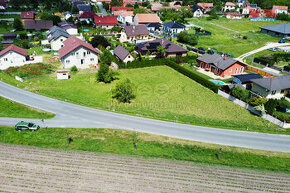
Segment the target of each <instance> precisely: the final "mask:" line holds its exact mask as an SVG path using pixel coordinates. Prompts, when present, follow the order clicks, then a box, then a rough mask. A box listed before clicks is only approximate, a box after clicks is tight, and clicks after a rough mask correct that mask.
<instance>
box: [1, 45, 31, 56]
mask: <svg viewBox="0 0 290 193" xmlns="http://www.w3.org/2000/svg"><path fill="white" fill-rule="evenodd" d="M9 51H14V52H17V53H18V54H21V55H23V56H27V55H28V54H27V51H26V50H24V49H23V48H20V47H18V46H15V45H11V46H9V47H7V48H6V49H4V50H2V51H1V52H0V56H3V55H4V54H6V53H7V52H9Z"/></svg>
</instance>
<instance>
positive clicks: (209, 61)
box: [196, 54, 246, 77]
mask: <svg viewBox="0 0 290 193" xmlns="http://www.w3.org/2000/svg"><path fill="white" fill-rule="evenodd" d="M196 60H197V63H198V66H199V67H200V68H202V69H204V70H206V71H210V72H212V73H214V74H215V75H217V76H221V77H230V76H232V75H237V74H242V73H243V72H244V71H245V68H246V64H244V63H242V62H240V61H238V60H235V59H232V58H228V57H226V56H221V55H219V54H213V55H211V54H204V55H202V56H200V57H198V58H197V59H196Z"/></svg>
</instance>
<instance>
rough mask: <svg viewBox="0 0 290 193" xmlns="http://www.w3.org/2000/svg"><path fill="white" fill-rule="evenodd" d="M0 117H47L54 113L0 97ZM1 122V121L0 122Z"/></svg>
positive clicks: (52, 115)
mask: <svg viewBox="0 0 290 193" xmlns="http://www.w3.org/2000/svg"><path fill="white" fill-rule="evenodd" d="M0 104H1V105H0V117H16V118H37V119H49V118H52V117H54V114H52V113H47V112H44V111H41V110H38V109H33V108H31V107H28V106H25V105H22V104H19V103H16V102H13V101H10V100H8V99H5V98H3V97H0ZM0 124H1V123H0Z"/></svg>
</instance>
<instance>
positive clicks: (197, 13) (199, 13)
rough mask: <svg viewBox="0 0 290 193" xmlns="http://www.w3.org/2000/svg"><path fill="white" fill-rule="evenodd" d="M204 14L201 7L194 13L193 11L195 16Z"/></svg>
mask: <svg viewBox="0 0 290 193" xmlns="http://www.w3.org/2000/svg"><path fill="white" fill-rule="evenodd" d="M202 16H203V12H202V11H201V10H200V9H197V10H196V11H195V12H194V13H193V17H202Z"/></svg>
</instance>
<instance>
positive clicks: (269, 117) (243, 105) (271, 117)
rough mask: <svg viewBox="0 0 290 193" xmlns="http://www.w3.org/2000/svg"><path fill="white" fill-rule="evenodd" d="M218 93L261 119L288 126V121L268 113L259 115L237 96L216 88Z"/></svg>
mask: <svg viewBox="0 0 290 193" xmlns="http://www.w3.org/2000/svg"><path fill="white" fill-rule="evenodd" d="M218 94H219V95H221V96H223V97H225V98H227V99H229V100H230V101H232V102H234V103H235V104H237V105H239V106H241V107H243V108H245V109H247V110H249V111H250V112H252V113H254V114H256V115H258V116H260V117H262V118H263V119H266V120H268V121H270V122H271V123H274V124H275V125H278V126H280V127H282V128H290V123H286V122H283V121H280V120H279V119H277V118H275V117H273V116H271V115H268V114H263V115H261V113H260V112H258V111H257V110H255V109H254V108H253V107H252V106H251V105H249V104H247V103H245V102H244V101H241V100H239V99H237V98H235V97H233V96H231V95H229V94H227V93H225V92H223V91H221V90H218Z"/></svg>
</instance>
